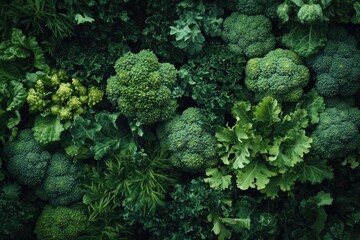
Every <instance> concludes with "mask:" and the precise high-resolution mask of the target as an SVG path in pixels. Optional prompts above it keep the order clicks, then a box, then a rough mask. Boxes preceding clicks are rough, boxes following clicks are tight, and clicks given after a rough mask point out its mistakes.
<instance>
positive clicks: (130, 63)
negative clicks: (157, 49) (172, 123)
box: [106, 50, 177, 125]
mask: <svg viewBox="0 0 360 240" xmlns="http://www.w3.org/2000/svg"><path fill="white" fill-rule="evenodd" d="M115 71H116V76H113V77H110V78H109V79H108V83H107V86H106V94H107V97H108V99H109V101H110V102H111V103H113V104H114V103H116V106H118V107H119V110H120V111H121V112H122V113H123V114H124V115H125V116H126V117H128V118H129V119H131V120H134V121H138V122H141V123H142V124H145V125H147V124H152V123H155V122H158V121H166V120H168V119H170V118H171V117H173V116H174V115H175V110H176V107H177V103H176V99H175V97H174V96H173V94H172V88H173V87H174V85H175V81H176V73H177V71H176V69H175V67H174V66H173V65H171V64H168V63H159V61H158V59H157V57H156V55H155V54H154V53H153V52H151V51H149V50H142V51H140V52H139V53H138V54H134V53H131V52H129V53H126V54H125V55H124V56H122V57H120V58H119V59H118V61H117V62H116V63H115Z"/></svg>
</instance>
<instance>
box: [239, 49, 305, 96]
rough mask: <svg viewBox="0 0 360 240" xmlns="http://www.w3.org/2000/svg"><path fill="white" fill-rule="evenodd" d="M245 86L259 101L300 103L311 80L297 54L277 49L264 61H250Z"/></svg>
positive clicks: (262, 59) (246, 69)
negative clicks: (271, 99)
mask: <svg viewBox="0 0 360 240" xmlns="http://www.w3.org/2000/svg"><path fill="white" fill-rule="evenodd" d="M245 74H246V77H245V85H246V86H247V88H248V89H249V90H250V91H253V92H255V94H256V98H257V99H262V98H263V97H265V96H272V97H274V98H276V99H277V100H278V101H282V102H297V101H298V100H299V99H300V98H301V96H302V94H303V87H305V86H306V85H307V84H308V82H309V78H310V71H309V69H308V68H307V67H306V66H304V65H303V64H302V61H301V58H300V57H299V56H298V55H297V54H296V53H294V52H292V51H290V50H284V49H276V50H273V51H271V52H269V53H268V54H266V55H265V57H263V58H253V59H250V60H249V61H248V62H247V64H246V68H245Z"/></svg>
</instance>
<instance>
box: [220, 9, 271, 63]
mask: <svg viewBox="0 0 360 240" xmlns="http://www.w3.org/2000/svg"><path fill="white" fill-rule="evenodd" d="M271 28H272V26H271V22H270V20H269V19H267V18H266V17H265V16H263V15H256V16H246V15H243V14H240V13H238V12H234V13H232V14H231V16H230V17H228V18H226V19H225V21H224V30H223V32H222V34H221V36H222V38H223V40H224V41H225V42H226V43H228V44H229V45H228V46H229V49H230V50H231V51H232V52H234V53H236V54H239V55H240V56H246V57H247V58H255V57H261V56H263V55H264V54H266V53H268V52H269V51H271V50H273V49H274V48H275V37H274V35H272V33H271Z"/></svg>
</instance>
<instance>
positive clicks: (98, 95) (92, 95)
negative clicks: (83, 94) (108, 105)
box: [88, 86, 104, 107]
mask: <svg viewBox="0 0 360 240" xmlns="http://www.w3.org/2000/svg"><path fill="white" fill-rule="evenodd" d="M88 94H89V95H88V106H89V107H93V106H94V105H96V104H97V103H99V102H100V101H101V100H102V98H103V96H104V92H103V91H101V90H100V89H99V88H97V87H95V86H90V88H89V91H88Z"/></svg>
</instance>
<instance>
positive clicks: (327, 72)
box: [307, 27, 360, 97]
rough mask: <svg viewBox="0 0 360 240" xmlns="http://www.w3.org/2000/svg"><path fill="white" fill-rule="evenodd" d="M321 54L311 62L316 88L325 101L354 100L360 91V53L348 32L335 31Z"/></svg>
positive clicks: (339, 29) (338, 29) (311, 59)
mask: <svg viewBox="0 0 360 240" xmlns="http://www.w3.org/2000/svg"><path fill="white" fill-rule="evenodd" d="M328 39H329V41H328V42H327V44H326V46H325V48H324V49H323V50H322V52H320V53H319V54H317V55H315V56H313V57H311V58H309V59H308V61H307V62H308V65H309V66H310V68H311V69H312V70H313V71H314V72H315V74H316V76H315V78H316V88H317V90H318V92H319V93H320V94H321V95H323V96H325V97H335V96H337V95H340V96H351V95H353V94H355V93H356V92H358V91H359V89H360V81H359V80H360V50H359V49H358V48H357V41H356V39H355V37H353V36H352V35H351V34H350V33H348V32H347V31H346V30H345V29H343V28H340V27H336V28H332V29H331V32H329V36H328Z"/></svg>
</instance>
